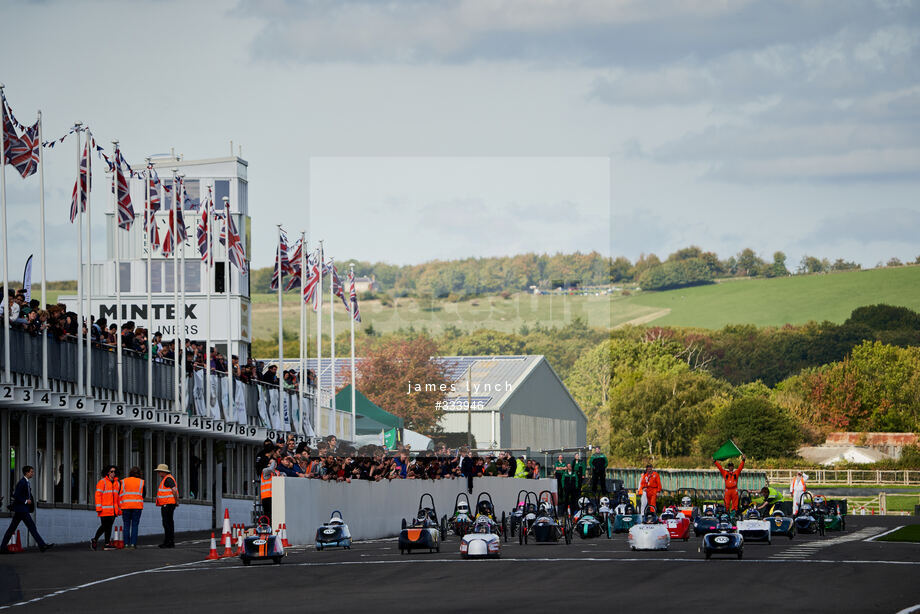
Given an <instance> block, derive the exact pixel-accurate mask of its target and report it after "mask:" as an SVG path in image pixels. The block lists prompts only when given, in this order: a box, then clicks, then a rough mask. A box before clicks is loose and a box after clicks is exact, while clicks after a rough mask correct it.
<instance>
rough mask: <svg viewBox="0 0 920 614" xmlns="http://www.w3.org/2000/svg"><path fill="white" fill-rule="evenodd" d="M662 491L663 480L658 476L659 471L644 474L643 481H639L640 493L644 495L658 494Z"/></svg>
mask: <svg viewBox="0 0 920 614" xmlns="http://www.w3.org/2000/svg"><path fill="white" fill-rule="evenodd" d="M660 490H661V478H660V477H659V476H658V472H657V471H652V472H651V473H643V474H642V479H641V480H639V491H638V493H639V494H640V495H641V494H642V493H646V494H649V493H656V494H657V493H658V492H659V491H660Z"/></svg>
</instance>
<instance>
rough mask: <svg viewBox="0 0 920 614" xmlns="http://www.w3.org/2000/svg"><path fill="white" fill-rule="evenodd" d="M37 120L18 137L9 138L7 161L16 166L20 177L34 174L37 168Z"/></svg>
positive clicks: (38, 145) (39, 144)
mask: <svg viewBox="0 0 920 614" xmlns="http://www.w3.org/2000/svg"><path fill="white" fill-rule="evenodd" d="M38 129H39V126H38V122H35V124H34V125H32V126H31V127H29V128H26V130H25V132H23V133H22V137H20V138H18V139H15V140H13V139H10V148H9V163H10V164H12V165H13V166H14V167H16V170H17V171H19V174H20V175H22V178H23V179H25V178H26V177H28V176H29V175H33V174H35V171H37V170H38V158H39V148H40V147H41V143H40V142H39V139H38Z"/></svg>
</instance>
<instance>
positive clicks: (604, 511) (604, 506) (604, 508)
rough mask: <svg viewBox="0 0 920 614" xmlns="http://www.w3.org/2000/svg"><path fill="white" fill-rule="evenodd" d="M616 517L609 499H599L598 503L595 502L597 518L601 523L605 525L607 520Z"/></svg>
mask: <svg viewBox="0 0 920 614" xmlns="http://www.w3.org/2000/svg"><path fill="white" fill-rule="evenodd" d="M614 515H616V512H615V511H614V509H613V504H612V503H611V502H610V497H601V499H600V501H598V502H597V516H598V518H600V519H601V522H603V523H604V524H607V522H608V520H609V519H610V518H611V517H612V516H614Z"/></svg>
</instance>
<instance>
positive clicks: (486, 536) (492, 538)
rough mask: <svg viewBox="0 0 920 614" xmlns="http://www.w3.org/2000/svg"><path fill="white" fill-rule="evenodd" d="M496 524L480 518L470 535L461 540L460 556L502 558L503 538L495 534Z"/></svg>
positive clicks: (485, 518)
mask: <svg viewBox="0 0 920 614" xmlns="http://www.w3.org/2000/svg"><path fill="white" fill-rule="evenodd" d="M494 527H495V522H494V521H492V520H491V519H489V518H488V517H486V516H480V517H479V518H477V519H476V522H474V523H473V526H472V527H471V530H470V532H469V533H467V534H466V535H464V536H463V537H462V538H461V539H460V556H461V557H463V558H465V559H466V558H494V559H498V558H501V556H502V543H501V538H499V536H498V534H497V533H495V532H494Z"/></svg>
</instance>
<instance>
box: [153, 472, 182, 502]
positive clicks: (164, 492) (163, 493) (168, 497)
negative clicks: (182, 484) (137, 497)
mask: <svg viewBox="0 0 920 614" xmlns="http://www.w3.org/2000/svg"><path fill="white" fill-rule="evenodd" d="M169 478H172V480H173V482H174V483H175V484H176V487H177V488H178V486H179V482H176V478H173V476H172V474H170V473H167V474H166V475H164V476H163V479H162V480H160V486H159V487H158V488H157V506H161V505H176V504H177V503H178V501H176V496H175V495H173V489H172V488H166V480H167V479H169Z"/></svg>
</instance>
